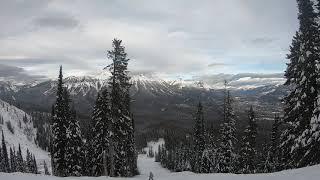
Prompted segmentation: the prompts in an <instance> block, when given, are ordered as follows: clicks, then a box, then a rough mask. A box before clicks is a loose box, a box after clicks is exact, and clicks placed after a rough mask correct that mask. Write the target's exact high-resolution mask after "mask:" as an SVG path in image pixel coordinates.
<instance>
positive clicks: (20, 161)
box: [16, 144, 26, 172]
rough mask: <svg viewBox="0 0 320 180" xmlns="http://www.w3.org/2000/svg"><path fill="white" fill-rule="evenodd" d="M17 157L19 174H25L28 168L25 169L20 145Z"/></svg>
mask: <svg viewBox="0 0 320 180" xmlns="http://www.w3.org/2000/svg"><path fill="white" fill-rule="evenodd" d="M16 157H17V172H25V169H26V168H25V164H24V161H23V157H22V152H21V147H20V144H19V148H18V151H17V155H16Z"/></svg>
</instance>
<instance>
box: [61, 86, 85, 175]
mask: <svg viewBox="0 0 320 180" xmlns="http://www.w3.org/2000/svg"><path fill="white" fill-rule="evenodd" d="M64 96H65V97H64V99H65V100H66V101H67V102H66V103H68V99H69V94H68V92H67V91H66V90H65V95H64ZM68 104H69V103H68ZM70 113H71V114H70V117H69V118H68V119H69V124H68V128H67V145H66V160H67V162H66V164H67V174H68V175H69V176H81V175H82V161H83V158H84V157H83V152H82V150H83V149H82V146H83V142H82V137H81V131H80V125H79V121H78V120H77V117H76V111H75V109H74V107H73V108H72V110H71V112H70Z"/></svg>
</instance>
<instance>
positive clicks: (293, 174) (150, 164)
mask: <svg viewBox="0 0 320 180" xmlns="http://www.w3.org/2000/svg"><path fill="white" fill-rule="evenodd" d="M138 166H139V169H140V172H141V175H139V176H136V177H133V178H110V177H108V178H106V177H67V178H59V177H54V176H45V175H34V174H22V173H14V174H7V173H0V180H43V179H45V180H46V179H47V180H62V179H63V180H103V179H110V180H113V179H114V180H124V179H131V180H147V179H148V176H149V173H150V172H152V173H153V175H154V180H270V179H272V180H304V179H306V180H319V177H320V165H318V166H312V167H307V168H301V169H295V170H288V171H282V172H278V173H272V174H255V175H235V174H195V173H192V172H181V173H171V172H169V171H168V170H166V169H164V168H162V167H161V166H160V165H159V163H156V162H154V159H153V158H148V157H146V155H140V156H139V159H138Z"/></svg>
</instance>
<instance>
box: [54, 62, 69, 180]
mask: <svg viewBox="0 0 320 180" xmlns="http://www.w3.org/2000/svg"><path fill="white" fill-rule="evenodd" d="M62 79H63V75H62V66H60V73H59V78H58V87H57V99H56V103H55V105H54V113H53V120H52V151H51V155H52V158H51V161H52V171H53V175H55V176H67V172H66V170H67V162H66V159H65V146H66V144H67V143H66V139H67V138H66V130H67V127H68V124H67V117H68V116H67V115H66V112H67V110H66V109H65V108H66V106H67V104H66V103H65V100H64V87H63V81H62Z"/></svg>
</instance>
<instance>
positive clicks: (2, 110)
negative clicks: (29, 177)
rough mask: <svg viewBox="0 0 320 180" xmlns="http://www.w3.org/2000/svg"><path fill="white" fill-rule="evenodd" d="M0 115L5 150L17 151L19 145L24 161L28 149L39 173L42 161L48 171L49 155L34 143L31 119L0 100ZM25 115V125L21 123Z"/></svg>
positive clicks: (34, 133)
mask: <svg viewBox="0 0 320 180" xmlns="http://www.w3.org/2000/svg"><path fill="white" fill-rule="evenodd" d="M0 115H1V116H2V117H3V119H4V123H3V125H2V124H0V131H1V130H3V133H4V136H5V142H6V145H7V148H8V149H9V148H10V147H13V146H14V147H15V149H16V151H17V150H18V147H19V144H20V146H21V151H22V155H23V158H24V159H25V158H26V157H25V156H26V151H27V149H29V151H30V152H31V153H33V154H34V155H35V157H36V160H37V163H38V166H39V170H40V171H41V172H42V168H43V161H46V163H47V165H48V167H49V169H50V165H51V163H50V158H49V153H48V152H46V151H44V150H42V149H40V148H39V147H38V146H37V145H36V144H35V142H34V139H35V138H36V131H37V130H36V129H34V128H33V123H32V121H31V117H30V116H29V115H28V114H26V113H25V112H24V111H22V110H20V109H18V108H16V107H15V106H12V105H10V104H9V103H7V102H4V101H2V100H0ZM25 115H26V116H27V119H28V122H26V123H25V122H23V117H24V116H25ZM19 121H20V122H21V128H20V127H19ZM6 122H10V123H11V125H12V127H13V129H14V134H12V133H11V132H10V131H9V129H8V127H7V125H6ZM0 139H1V138H0ZM0 179H1V178H0Z"/></svg>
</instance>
